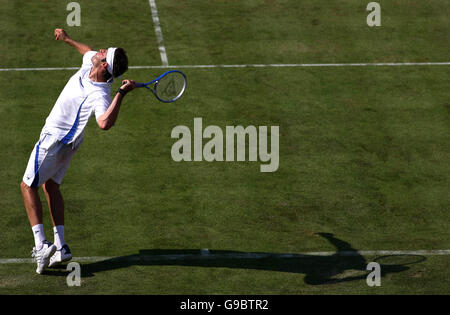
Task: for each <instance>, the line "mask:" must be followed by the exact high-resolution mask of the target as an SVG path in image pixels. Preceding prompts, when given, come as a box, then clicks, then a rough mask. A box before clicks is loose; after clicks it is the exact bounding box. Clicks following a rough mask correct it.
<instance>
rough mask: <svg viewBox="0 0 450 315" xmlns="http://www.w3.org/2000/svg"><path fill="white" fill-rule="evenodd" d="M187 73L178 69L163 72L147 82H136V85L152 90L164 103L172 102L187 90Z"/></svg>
mask: <svg viewBox="0 0 450 315" xmlns="http://www.w3.org/2000/svg"><path fill="white" fill-rule="evenodd" d="M186 84H187V80H186V75H185V74H184V73H183V72H181V71H178V70H171V71H167V72H165V73H163V74H161V75H160V76H159V77H157V78H156V79H154V80H152V81H150V82H147V83H139V82H137V83H136V87H144V88H146V89H147V90H149V91H151V92H152V93H153V94H154V95H155V96H156V98H157V99H158V100H159V101H161V102H164V103H172V102H175V101H176V100H177V99H179V98H180V97H181V96H182V95H183V93H184V91H185V90H186Z"/></svg>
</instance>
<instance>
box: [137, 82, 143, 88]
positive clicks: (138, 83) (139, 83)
mask: <svg viewBox="0 0 450 315" xmlns="http://www.w3.org/2000/svg"><path fill="white" fill-rule="evenodd" d="M143 86H144V83H141V82H136V87H143Z"/></svg>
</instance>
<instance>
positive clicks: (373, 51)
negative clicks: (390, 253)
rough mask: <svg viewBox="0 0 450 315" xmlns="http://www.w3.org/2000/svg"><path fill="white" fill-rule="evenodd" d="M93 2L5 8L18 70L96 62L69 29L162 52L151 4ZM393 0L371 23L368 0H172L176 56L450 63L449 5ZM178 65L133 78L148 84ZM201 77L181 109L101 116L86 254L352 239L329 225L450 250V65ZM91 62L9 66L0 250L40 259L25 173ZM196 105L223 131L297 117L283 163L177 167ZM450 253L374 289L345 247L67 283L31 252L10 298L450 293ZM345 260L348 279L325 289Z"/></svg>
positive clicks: (166, 264)
mask: <svg viewBox="0 0 450 315" xmlns="http://www.w3.org/2000/svg"><path fill="white" fill-rule="evenodd" d="M79 3H80V5H81V8H82V17H81V19H82V20H81V23H82V24H81V26H80V27H72V28H70V27H67V26H66V25H65V20H66V16H67V14H68V12H67V11H66V10H65V5H66V4H65V3H63V2H61V1H42V2H36V3H27V4H26V5H25V4H19V3H18V2H17V3H16V2H11V1H0V7H2V10H3V12H2V13H3V16H5V18H4V19H3V20H2V22H1V23H2V25H3V26H4V28H5V29H6V30H8V32H6V33H5V34H4V36H3V37H2V38H1V39H0V43H1V46H2V50H1V51H0V57H1V59H0V60H2V62H1V65H0V68H14V67H72V66H77V65H79V64H80V63H81V56H80V55H79V54H78V53H77V52H75V51H74V50H73V49H72V48H70V47H68V46H66V45H64V44H63V43H61V42H56V41H55V40H54V38H53V29H54V28H56V27H64V28H66V29H67V31H68V33H69V35H71V36H72V37H73V38H74V39H77V40H79V41H82V42H86V43H88V44H91V45H92V46H94V47H95V48H102V47H108V46H112V45H119V46H122V47H124V48H125V49H126V50H127V51H128V54H129V59H130V65H160V64H161V61H160V57H159V52H158V47H157V43H156V38H155V34H154V30H153V23H152V19H151V11H150V7H149V5H148V1H128V2H127V6H126V7H125V8H124V7H123V6H121V5H120V3H119V2H117V1H109V2H108V4H105V3H101V2H97V1H96V2H92V1H79ZM380 4H381V7H382V26H381V27H379V28H370V27H368V26H367V25H366V16H367V14H368V12H367V11H366V10H365V6H366V5H367V3H364V2H361V1H337V2H333V3H332V4H331V2H329V1H293V0H289V1H256V0H252V1H179V0H177V1H175V0H173V1H164V2H162V1H157V5H158V10H159V17H160V20H161V26H162V30H163V34H164V40H165V46H166V49H167V52H168V53H167V54H168V58H169V63H170V64H176V65H182V64H187V65H195V64H250V63H330V62H344V63H346V62H422V61H449V60H450V56H449V48H450V47H449V43H448V40H447V39H448V35H450V22H449V21H450V20H449V19H448V13H447V12H448V8H449V6H448V4H445V3H444V2H442V1H426V2H423V1H380ZM119 8H121V9H119ZM161 71H163V70H161V69H153V70H137V69H130V70H129V71H128V72H127V74H126V77H129V78H133V79H136V80H138V81H146V80H148V79H150V78H152V77H154V76H156V75H157V74H159V73H160V72H161ZM183 71H184V72H185V73H186V75H187V77H188V80H189V86H188V90H187V93H186V95H185V96H183V98H182V99H181V100H179V101H178V102H177V103H175V104H170V105H165V104H161V103H157V101H156V99H154V98H153V97H151V96H149V95H148V93H146V92H144V91H142V90H136V91H134V92H132V93H131V94H129V95H127V97H126V99H125V102H124V106H123V107H122V108H121V110H120V115H119V119H118V121H117V123H116V126H115V127H114V128H112V129H111V130H110V131H108V132H103V131H101V130H100V129H98V128H97V127H96V125H95V122H94V120H92V121H91V122H90V123H89V125H88V127H87V130H86V137H85V142H84V143H83V145H82V147H81V149H80V151H79V152H78V153H77V154H76V155H75V157H74V159H73V161H72V163H71V166H70V168H69V171H68V173H67V175H66V178H65V180H64V183H63V185H62V186H61V190H62V193H63V195H64V198H65V202H66V240H67V242H68V244H69V245H70V247H71V249H72V252H73V254H74V256H78V257H80V256H107V257H122V256H129V255H136V254H137V253H139V251H157V250H165V251H176V252H179V253H184V252H185V251H187V250H193V249H194V250H199V249H202V248H208V249H210V250H216V251H236V252H240V253H249V252H264V253H274V254H283V253H302V252H312V251H314V252H316V251H334V250H336V247H335V246H334V245H333V244H332V242H330V241H329V240H327V239H326V238H323V237H320V236H318V235H317V234H316V233H321V232H326V233H333V234H334V236H335V238H336V239H339V240H342V241H343V242H345V243H348V244H349V246H351V248H353V249H356V250H422V249H427V250H432V249H448V247H449V244H450V233H449V219H450V218H449V212H448V210H449V208H450V197H449V194H448V191H449V188H450V163H449V161H450V132H449V131H450V124H449V121H450V115H449V114H450V105H449V92H448V77H449V74H450V68H449V66H417V67H353V68H347V67H346V68H316V67H314V68H238V69H229V68H228V69H223V68H220V69H217V68H216V69H192V68H190V69H189V68H187V69H183ZM73 72H74V71H43V72H37V71H28V72H0V86H2V89H1V92H0V93H1V99H2V102H1V103H0V128H1V133H0V147H1V148H2V149H1V150H0V162H1V164H2V168H1V169H0V170H1V173H0V175H1V176H0V178H1V184H2V185H1V186H2V189H1V190H0V209H1V211H2V216H1V217H2V221H1V222H2V223H3V226H4V227H6V228H3V229H0V252H1V254H0V259H2V258H12V257H27V255H28V252H29V251H30V249H31V247H32V246H33V245H32V244H33V239H32V233H31V229H30V227H29V223H28V221H27V218H26V214H25V210H24V207H23V201H22V197H21V194H20V189H19V183H20V181H21V178H22V176H23V172H24V170H25V167H26V163H27V160H28V158H29V154H30V153H31V151H32V148H33V145H34V144H35V142H36V141H37V140H38V137H39V133H40V130H41V128H42V126H43V124H44V120H45V118H46V117H47V115H48V114H49V112H50V110H51V108H52V106H53V104H54V102H55V100H56V99H57V97H58V95H59V93H60V91H61V90H62V88H63V87H64V85H65V84H66V82H67V80H68V79H69V77H70V76H71V74H72V73H73ZM118 86H119V83H118V82H116V83H114V86H113V90H115V89H116V88H117V87H118ZM195 117H202V119H203V126H204V127H206V126H208V125H217V126H219V127H221V128H222V130H225V127H226V126H236V125H242V126H249V125H253V126H273V125H275V126H279V128H280V152H279V155H280V166H279V169H278V170H277V171H276V172H274V173H261V172H260V171H259V166H260V164H261V162H260V161H258V162H211V163H210V162H205V161H202V162H174V161H173V160H172V158H171V154H170V150H171V147H172V144H173V143H174V142H175V140H174V139H171V137H170V135H171V131H172V129H173V128H174V127H175V126H178V125H186V126H188V127H189V128H190V129H191V131H192V130H193V122H194V118H195ZM205 142H206V140H205ZM41 198H42V202H43V203H44V213H45V215H44V226H45V229H46V235H47V236H48V237H49V239H50V240H52V237H51V223H50V219H49V216H48V213H47V212H46V204H45V200H44V198H43V194H41ZM338 249H339V250H342V248H338ZM375 258H376V257H365V258H364V259H363V260H364V261H365V262H367V263H368V262H369V261H371V260H372V259H375ZM448 262H449V258H448V256H427V257H426V260H424V261H422V262H419V263H416V264H411V265H408V266H406V267H405V268H403V269H401V270H396V272H387V273H386V274H385V275H383V278H382V286H381V287H375V288H371V287H368V286H367V285H366V282H365V278H364V277H363V276H362V275H365V274H367V272H366V271H365V270H363V269H362V263H361V261H355V259H349V258H342V257H341V258H332V259H329V260H323V259H322V258H319V257H316V258H314V257H312V258H309V259H306V260H302V259H295V260H289V259H275V258H274V259H266V260H262V261H254V260H243V261H221V260H215V261H212V262H209V263H208V262H205V261H204V260H201V259H199V260H195V261H193V262H192V261H191V262H189V261H181V262H180V261H178V262H177V263H174V262H170V261H161V262H159V263H157V264H156V263H155V264H150V263H142V264H131V263H117V262H112V261H104V262H99V263H83V264H82V286H81V287H77V288H69V287H67V285H66V276H67V274H68V271H66V270H65V269H64V268H63V269H54V270H50V271H49V272H48V273H47V274H46V275H43V276H37V275H35V274H34V269H35V266H34V265H32V264H8V265H6V264H0V293H2V294H17V293H25V294H34V293H44V294H45V293H58V294H60V293H63V294H93V293H95V294H108V293H114V294H121V293H123V294H144V293H147V294H348V293H351V294H359V293H360V294H405V293H407V294H433V293H434V294H436V293H445V294H448V293H450V291H449V288H450V285H449V280H448V279H450V274H449V271H448ZM384 268H386V269H385V271H386V270H392V268H391V269H389V268H390V267H383V269H384ZM336 270H337V271H338V273H337V274H335V275H334V276H335V277H337V279H340V280H342V279H344V280H345V279H347V280H348V281H325V282H323V283H322V284H317V283H314V281H316V282H317V281H319V282H320V279H322V278H327V277H328V276H329V275H330V274H334V273H336ZM353 276H355V277H356V278H357V279H354V280H351V278H352V277H353ZM358 277H359V278H358ZM308 279H313V280H308ZM335 279H336V278H335Z"/></svg>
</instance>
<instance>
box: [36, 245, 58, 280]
mask: <svg viewBox="0 0 450 315" xmlns="http://www.w3.org/2000/svg"><path fill="white" fill-rule="evenodd" d="M55 252H56V246H55V245H54V244H52V243H50V242H49V241H47V240H45V241H43V242H42V247H41V249H39V250H37V249H36V247H33V250H32V252H31V257H34V259H36V263H37V268H36V272H37V273H38V274H41V273H42V272H43V271H44V269H45V268H47V267H48V265H49V263H50V257H52V256H53V254H54V253H55Z"/></svg>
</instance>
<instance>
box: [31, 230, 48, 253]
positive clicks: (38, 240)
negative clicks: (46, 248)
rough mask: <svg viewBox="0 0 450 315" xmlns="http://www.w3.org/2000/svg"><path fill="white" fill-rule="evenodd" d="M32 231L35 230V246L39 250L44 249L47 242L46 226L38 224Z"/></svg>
mask: <svg viewBox="0 0 450 315" xmlns="http://www.w3.org/2000/svg"><path fill="white" fill-rule="evenodd" d="M31 229H32V230H33V236H34V246H35V247H36V249H37V250H40V249H41V248H42V242H43V241H45V235H44V225H43V224H36V225H34V226H32V227H31Z"/></svg>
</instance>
